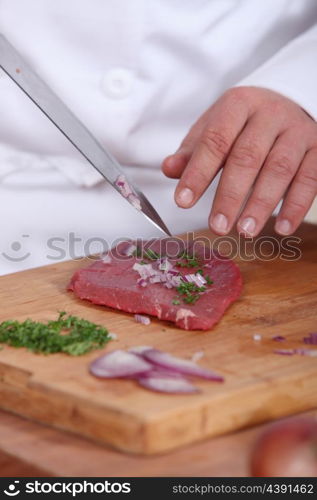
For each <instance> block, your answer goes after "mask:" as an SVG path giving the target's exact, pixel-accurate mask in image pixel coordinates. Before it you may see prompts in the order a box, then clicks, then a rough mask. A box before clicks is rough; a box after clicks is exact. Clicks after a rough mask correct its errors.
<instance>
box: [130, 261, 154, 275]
mask: <svg viewBox="0 0 317 500" xmlns="http://www.w3.org/2000/svg"><path fill="white" fill-rule="evenodd" d="M132 269H133V270H134V271H137V272H138V273H139V275H140V277H141V278H143V279H147V278H149V277H150V276H157V274H158V272H157V271H155V269H153V266H152V264H139V263H138V262H135V263H134V264H133V267H132Z"/></svg>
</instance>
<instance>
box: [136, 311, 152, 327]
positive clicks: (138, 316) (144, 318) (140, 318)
mask: <svg viewBox="0 0 317 500" xmlns="http://www.w3.org/2000/svg"><path fill="white" fill-rule="evenodd" d="M134 318H135V321H137V322H138V323H142V325H149V324H150V323H151V320H150V318H149V317H148V316H143V315H142V314H135V315H134Z"/></svg>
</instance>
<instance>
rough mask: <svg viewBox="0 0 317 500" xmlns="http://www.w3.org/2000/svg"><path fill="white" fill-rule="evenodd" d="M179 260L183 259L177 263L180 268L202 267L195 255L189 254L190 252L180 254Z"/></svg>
mask: <svg viewBox="0 0 317 500" xmlns="http://www.w3.org/2000/svg"><path fill="white" fill-rule="evenodd" d="M177 258H178V259H182V260H179V261H177V262H176V264H175V265H176V266H178V267H200V262H199V260H198V258H197V257H195V255H194V254H192V255H191V254H189V253H188V252H185V251H184V252H180V253H179V254H178V256H177Z"/></svg>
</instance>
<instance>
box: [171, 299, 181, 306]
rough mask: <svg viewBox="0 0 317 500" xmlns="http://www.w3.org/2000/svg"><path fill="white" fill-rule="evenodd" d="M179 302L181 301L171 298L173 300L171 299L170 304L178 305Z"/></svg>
mask: <svg viewBox="0 0 317 500" xmlns="http://www.w3.org/2000/svg"><path fill="white" fill-rule="evenodd" d="M180 303H181V301H180V300H179V299H173V301H172V304H173V305H174V306H179V304H180Z"/></svg>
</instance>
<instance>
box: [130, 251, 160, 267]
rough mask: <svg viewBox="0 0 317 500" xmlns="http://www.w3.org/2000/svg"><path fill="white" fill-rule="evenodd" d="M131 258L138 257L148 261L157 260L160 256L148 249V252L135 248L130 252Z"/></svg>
mask: <svg viewBox="0 0 317 500" xmlns="http://www.w3.org/2000/svg"><path fill="white" fill-rule="evenodd" d="M132 255H133V257H139V258H141V257H142V258H143V259H148V260H157V259H159V258H160V255H159V254H158V253H157V252H154V250H151V249H150V248H149V249H148V250H143V249H142V248H140V247H137V248H136V249H135V250H134V251H133V252H132ZM141 264H146V262H144V261H142V262H141Z"/></svg>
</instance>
